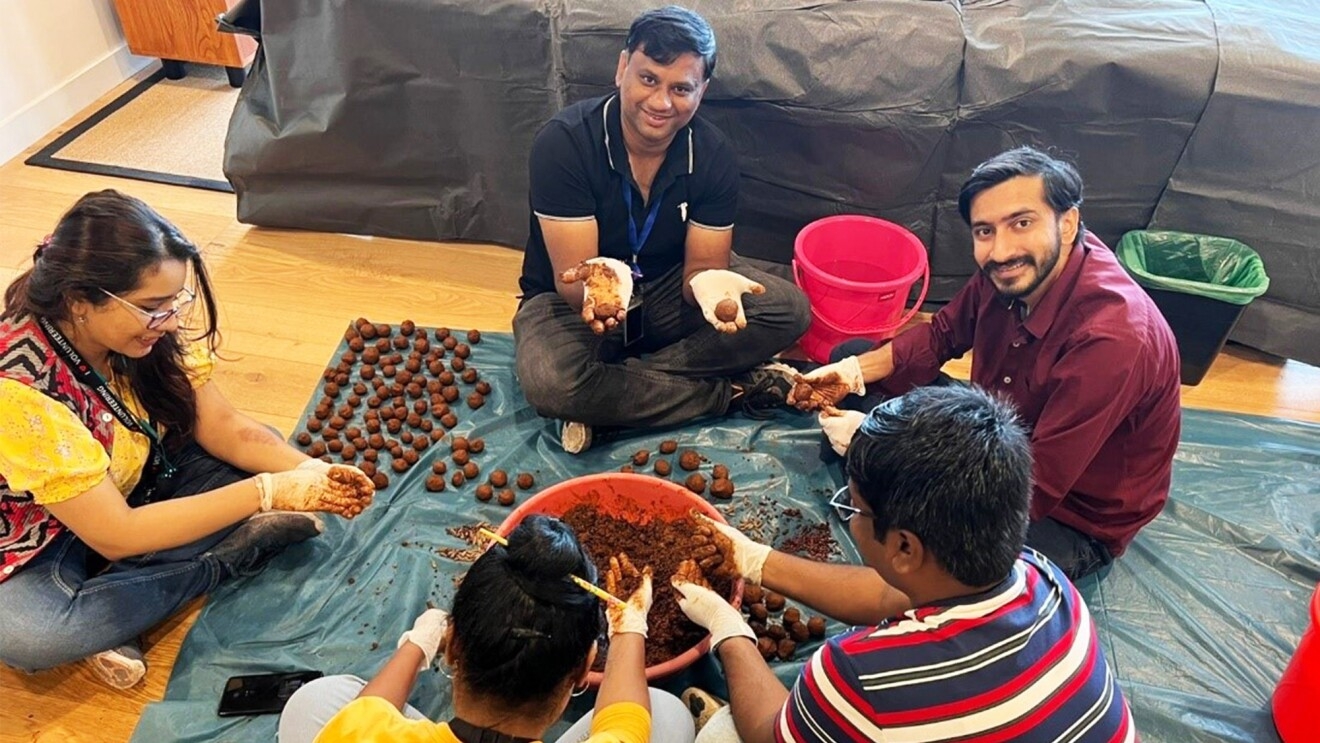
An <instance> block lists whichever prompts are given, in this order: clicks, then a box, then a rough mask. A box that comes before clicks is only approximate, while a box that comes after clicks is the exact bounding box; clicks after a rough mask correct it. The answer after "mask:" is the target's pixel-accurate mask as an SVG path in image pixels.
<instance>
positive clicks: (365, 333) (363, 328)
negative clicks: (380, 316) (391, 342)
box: [358, 325, 376, 340]
mask: <svg viewBox="0 0 1320 743" xmlns="http://www.w3.org/2000/svg"><path fill="white" fill-rule="evenodd" d="M358 332H359V333H361V334H362V337H363V338H366V339H367V340H371V339H372V338H375V337H376V326H375V325H359V326H358Z"/></svg>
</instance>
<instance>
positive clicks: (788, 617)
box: [784, 606, 802, 624]
mask: <svg viewBox="0 0 1320 743" xmlns="http://www.w3.org/2000/svg"><path fill="white" fill-rule="evenodd" d="M801 619H802V612H801V611H799V610H798V608H797V607H796V606H790V607H788V608H787V609H784V624H792V623H794V622H797V621H800V620H801Z"/></svg>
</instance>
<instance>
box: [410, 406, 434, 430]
mask: <svg viewBox="0 0 1320 743" xmlns="http://www.w3.org/2000/svg"><path fill="white" fill-rule="evenodd" d="M430 407H431V406H430V405H428V404H427V402H426V401H425V400H418V401H416V402H414V403H413V406H412V409H413V412H414V413H416V414H418V415H424V414H425V413H426V411H427V410H428V409H430ZM417 425H419V426H420V425H422V424H421V423H418V424H417Z"/></svg>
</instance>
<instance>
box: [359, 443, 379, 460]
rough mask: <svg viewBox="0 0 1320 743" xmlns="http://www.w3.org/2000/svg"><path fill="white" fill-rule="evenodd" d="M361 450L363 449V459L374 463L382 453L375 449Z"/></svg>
mask: <svg viewBox="0 0 1320 743" xmlns="http://www.w3.org/2000/svg"><path fill="white" fill-rule="evenodd" d="M359 448H361V449H362V458H363V459H365V460H367V461H368V462H374V461H376V459H377V458H378V457H380V452H378V451H376V450H375V449H368V448H367V447H365V446H363V447H359Z"/></svg>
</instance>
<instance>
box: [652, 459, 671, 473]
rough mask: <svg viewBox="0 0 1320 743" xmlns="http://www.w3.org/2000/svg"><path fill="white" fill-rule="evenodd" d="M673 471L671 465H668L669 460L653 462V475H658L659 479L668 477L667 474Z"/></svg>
mask: <svg viewBox="0 0 1320 743" xmlns="http://www.w3.org/2000/svg"><path fill="white" fill-rule="evenodd" d="M673 471H674V468H673V466H671V465H670V464H669V460H668V459H657V460H655V473H656V474H657V475H659V476H661V477H669V473H670V472H673Z"/></svg>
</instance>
